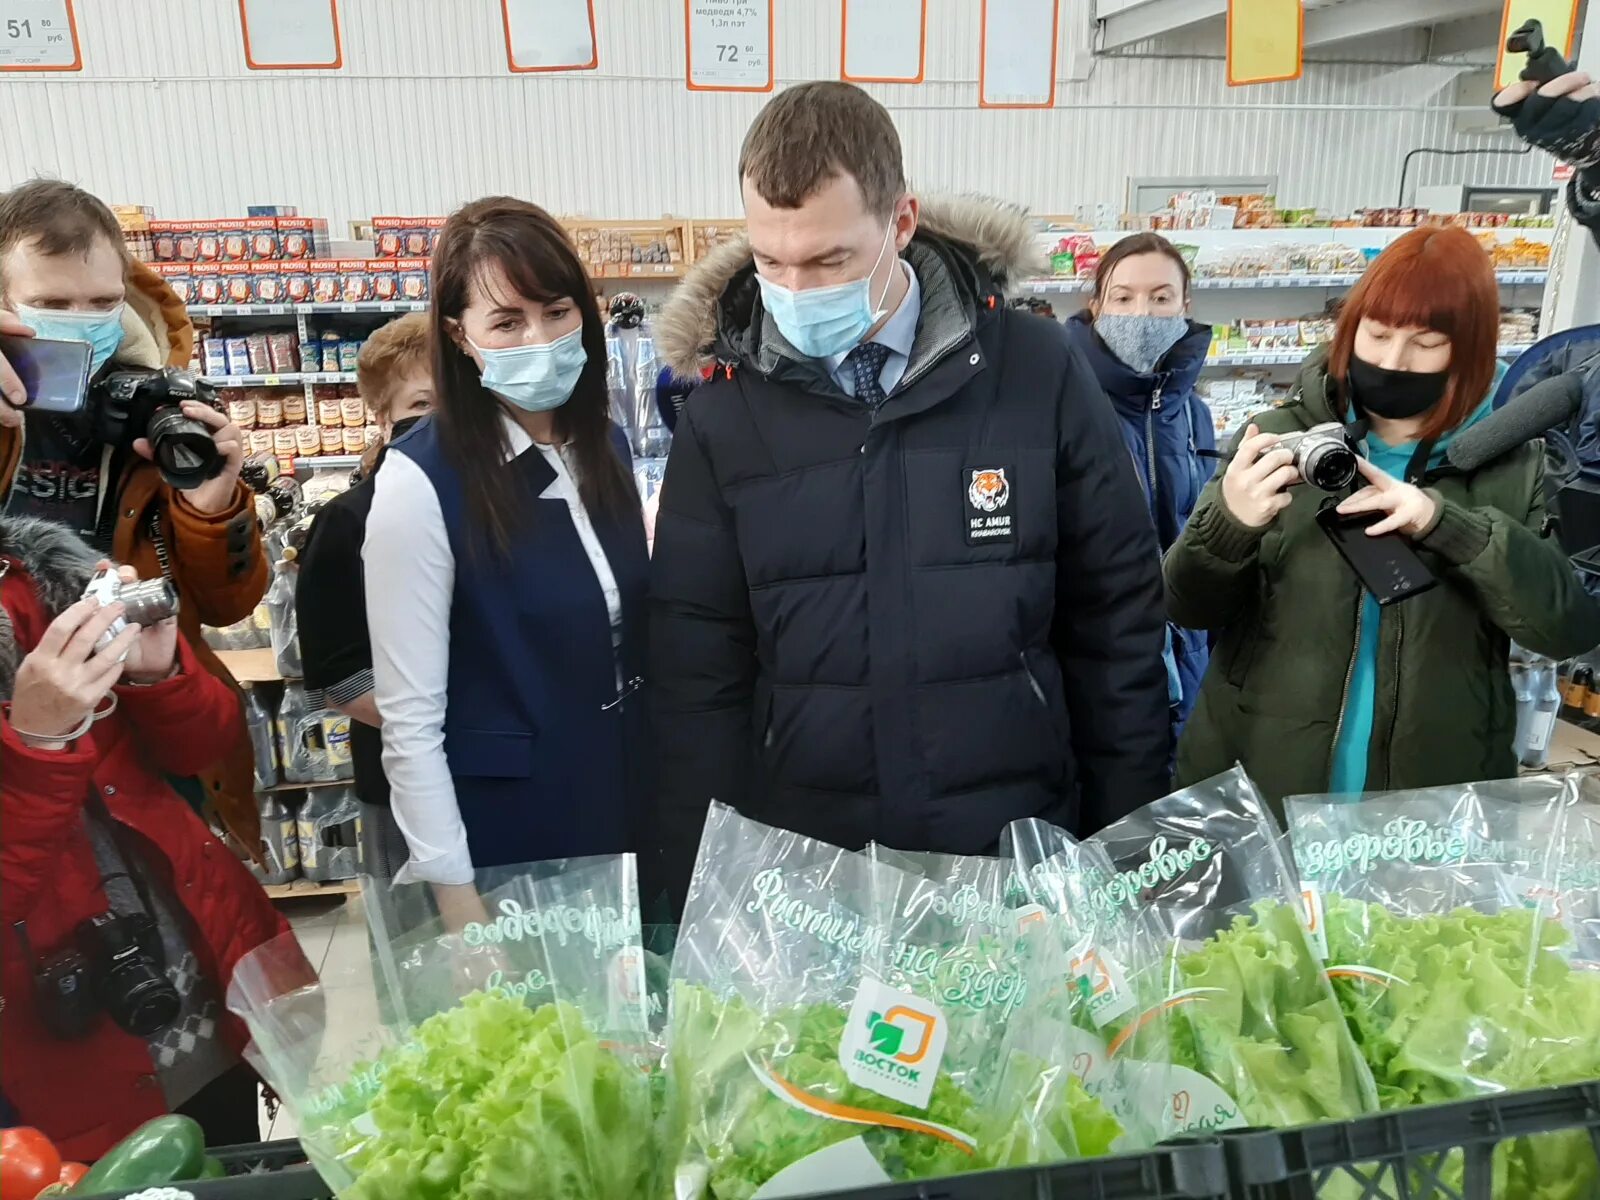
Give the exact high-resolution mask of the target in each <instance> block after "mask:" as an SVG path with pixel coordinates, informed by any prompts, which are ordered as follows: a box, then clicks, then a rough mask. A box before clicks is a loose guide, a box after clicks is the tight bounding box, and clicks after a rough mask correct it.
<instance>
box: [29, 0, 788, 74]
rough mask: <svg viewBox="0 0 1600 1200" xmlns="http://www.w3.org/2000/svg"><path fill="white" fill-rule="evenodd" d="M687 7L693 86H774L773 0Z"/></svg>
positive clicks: (707, 0)
mask: <svg viewBox="0 0 1600 1200" xmlns="http://www.w3.org/2000/svg"><path fill="white" fill-rule="evenodd" d="M0 2H3V0H0ZM684 11H685V16H686V19H687V22H688V25H687V28H686V29H685V31H684V33H685V36H686V37H687V39H688V44H689V56H688V57H689V78H688V85H689V88H690V90H692V91H714V92H770V91H771V90H772V82H773V79H772V0H755V2H754V3H750V2H748V0H688V3H687V5H686V7H685V10H684Z"/></svg>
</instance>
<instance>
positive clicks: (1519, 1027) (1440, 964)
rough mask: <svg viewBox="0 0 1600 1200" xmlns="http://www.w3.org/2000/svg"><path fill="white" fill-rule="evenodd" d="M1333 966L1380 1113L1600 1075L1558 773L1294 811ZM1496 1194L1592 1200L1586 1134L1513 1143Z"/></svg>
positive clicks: (1591, 986) (1500, 1166)
mask: <svg viewBox="0 0 1600 1200" xmlns="http://www.w3.org/2000/svg"><path fill="white" fill-rule="evenodd" d="M1285 807H1286V811H1287V813H1288V815H1289V820H1290V829H1291V834H1292V838H1293V842H1294V851H1295V861H1296V864H1297V865H1298V867H1299V871H1300V875H1301V879H1302V881H1303V883H1304V887H1305V890H1306V893H1307V895H1308V897H1309V898H1310V900H1311V902H1312V904H1313V905H1314V909H1315V910H1317V911H1318V918H1319V920H1320V924H1321V927H1322V929H1323V931H1324V938H1325V944H1326V947H1327V963H1328V966H1327V971H1328V975H1329V977H1330V978H1331V979H1332V980H1333V984H1334V988H1335V991H1336V992H1337V994H1338V997H1339V1001H1340V1004H1341V1005H1342V1007H1343V1009H1344V1013H1345V1017H1346V1019H1347V1020H1348V1022H1349V1024H1350V1027H1351V1029H1352V1030H1353V1031H1354V1032H1355V1034H1356V1039H1357V1041H1358V1042H1359V1043H1360V1045H1361V1047H1362V1051H1363V1053H1364V1054H1365V1055H1366V1057H1367V1061H1368V1062H1369V1063H1370V1065H1371V1067H1372V1072H1373V1075H1374V1076H1375V1078H1376V1080H1377V1084H1378V1089H1379V1096H1380V1099H1381V1100H1382V1102H1383V1105H1384V1107H1386V1108H1401V1107H1406V1106H1409V1105H1413V1104H1429V1103H1435V1102H1440V1101H1446V1100H1456V1099H1461V1098H1464V1097H1468V1096H1474V1095H1483V1094H1488V1093H1495V1092H1501V1091H1507V1090H1518V1089H1525V1088H1537V1087H1543V1086H1549V1085H1554V1084H1561V1083H1573V1082H1579V1081H1583V1080H1588V1079H1593V1078H1596V1077H1600V1033H1597V1031H1600V974H1597V973H1596V972H1594V971H1591V970H1586V969H1584V967H1583V965H1582V964H1581V963H1575V962H1574V961H1573V945H1574V942H1573V935H1572V930H1571V928H1570V927H1569V925H1568V923H1567V920H1566V919H1565V918H1566V917H1567V913H1566V911H1565V907H1564V903H1563V901H1564V898H1565V896H1566V894H1567V893H1569V892H1570V891H1571V890H1572V889H1571V887H1570V886H1569V885H1570V882H1571V874H1570V872H1569V871H1568V870H1567V868H1566V867H1565V865H1564V862H1563V859H1564V857H1566V856H1567V855H1568V854H1569V853H1571V852H1572V848H1573V846H1574V843H1575V842H1576V840H1577V839H1576V838H1575V837H1573V836H1571V835H1570V833H1569V830H1570V829H1571V828H1572V822H1574V821H1583V820H1585V818H1586V816H1587V815H1588V814H1586V813H1583V812H1582V811H1581V802H1580V801H1579V800H1578V785H1577V783H1576V781H1575V780H1567V779H1562V778H1559V777H1547V778H1536V779H1526V780H1507V781H1501V782H1499V783H1495V784H1467V785H1462V786H1457V787H1447V788H1433V789H1427V790H1419V791H1410V792H1395V793H1389V794H1385V795H1373V796H1367V797H1363V798H1362V799H1361V800H1360V801H1359V802H1356V803H1335V802H1332V801H1330V800H1329V799H1327V798H1324V797H1291V798H1290V799H1289V800H1288V801H1287V802H1286V805H1285ZM1496 1179H1497V1183H1496V1188H1495V1194H1496V1195H1497V1196H1507V1197H1511V1196H1516V1197H1519V1198H1520V1197H1538V1198H1539V1200H1555V1198H1557V1197H1566V1196H1569V1195H1571V1196H1583V1195H1588V1194H1591V1190H1592V1189H1594V1188H1595V1187H1596V1174H1595V1164H1594V1155H1593V1152H1592V1150H1589V1149H1587V1139H1585V1138H1583V1136H1582V1135H1581V1134H1580V1135H1578V1137H1577V1138H1576V1140H1574V1139H1572V1138H1570V1137H1567V1136H1566V1135H1549V1136H1548V1137H1544V1138H1539V1139H1535V1140H1532V1141H1527V1140H1524V1141H1517V1142H1511V1143H1508V1144H1507V1145H1505V1146H1504V1147H1502V1149H1501V1150H1500V1151H1499V1152H1498V1154H1497V1160H1496Z"/></svg>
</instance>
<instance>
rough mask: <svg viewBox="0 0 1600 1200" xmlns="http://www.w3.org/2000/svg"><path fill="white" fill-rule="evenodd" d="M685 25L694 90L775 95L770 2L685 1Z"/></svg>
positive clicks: (689, 76) (691, 83)
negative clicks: (773, 88) (771, 93)
mask: <svg viewBox="0 0 1600 1200" xmlns="http://www.w3.org/2000/svg"><path fill="white" fill-rule="evenodd" d="M684 20H685V22H686V25H685V29H684V35H685V37H686V38H687V43H688V48H689V50H688V71H689V75H688V80H687V82H688V86H689V90H690V91H695V92H770V91H771V90H772V85H773V75H772V0H754V3H750V2H748V0H687V2H686V4H685V6H684Z"/></svg>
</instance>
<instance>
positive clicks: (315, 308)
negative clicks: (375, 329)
mask: <svg viewBox="0 0 1600 1200" xmlns="http://www.w3.org/2000/svg"><path fill="white" fill-rule="evenodd" d="M188 307H189V315H190V316H191V317H293V316H297V315H300V314H310V313H403V312H426V311H427V309H428V302H427V301H426V300H362V301H360V302H358V303H355V304H191V305H189V306H188Z"/></svg>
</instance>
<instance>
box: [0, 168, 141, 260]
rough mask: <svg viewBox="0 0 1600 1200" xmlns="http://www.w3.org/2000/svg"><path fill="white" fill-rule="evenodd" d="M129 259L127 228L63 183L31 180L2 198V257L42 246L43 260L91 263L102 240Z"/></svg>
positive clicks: (100, 203) (101, 203) (95, 200)
mask: <svg viewBox="0 0 1600 1200" xmlns="http://www.w3.org/2000/svg"><path fill="white" fill-rule="evenodd" d="M101 237H103V238H106V239H107V240H109V241H110V242H111V244H112V246H113V247H115V248H116V251H117V253H118V254H121V255H122V256H123V257H126V256H127V253H128V250H127V244H126V243H125V242H124V241H123V240H122V226H120V225H118V224H117V218H116V217H115V216H113V215H112V212H111V210H110V209H109V208H107V207H106V205H105V202H104V201H102V200H101V199H100V198H99V197H98V196H91V195H90V194H89V193H88V192H86V191H84V190H83V189H82V188H81V187H77V186H75V185H73V184H70V183H66V182H64V181H63V180H60V179H30V180H28V182H27V183H24V184H19V185H18V186H17V187H14V188H12V189H11V190H10V191H9V192H3V193H0V254H4V253H5V252H6V251H8V250H10V249H11V247H13V246H15V245H17V244H18V243H20V242H25V241H33V242H37V244H38V249H39V253H40V254H45V255H49V256H51V257H55V256H57V255H63V254H73V255H77V256H78V257H79V258H85V257H87V256H88V254H89V250H90V249H91V248H92V247H93V246H94V242H95V239H96V238H101Z"/></svg>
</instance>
